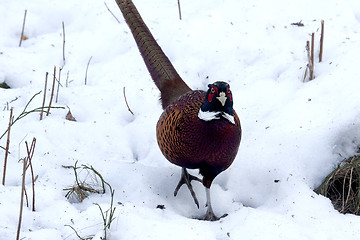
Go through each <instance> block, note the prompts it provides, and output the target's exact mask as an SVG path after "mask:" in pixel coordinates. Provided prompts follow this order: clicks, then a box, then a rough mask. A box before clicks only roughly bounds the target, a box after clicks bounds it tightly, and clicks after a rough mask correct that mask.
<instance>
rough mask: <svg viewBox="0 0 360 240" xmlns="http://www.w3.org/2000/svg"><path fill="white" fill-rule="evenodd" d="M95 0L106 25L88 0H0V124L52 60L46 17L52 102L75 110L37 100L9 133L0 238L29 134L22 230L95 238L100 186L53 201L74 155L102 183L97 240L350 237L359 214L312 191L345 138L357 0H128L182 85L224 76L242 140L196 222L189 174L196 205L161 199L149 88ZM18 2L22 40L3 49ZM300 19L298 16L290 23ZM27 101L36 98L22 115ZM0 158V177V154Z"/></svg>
mask: <svg viewBox="0 0 360 240" xmlns="http://www.w3.org/2000/svg"><path fill="white" fill-rule="evenodd" d="M105 3H106V4H107V6H108V7H109V8H110V10H111V11H112V12H113V13H114V14H115V16H116V17H117V18H118V19H119V21H120V23H119V22H117V20H116V19H115V18H114V17H113V16H112V15H111V13H110V12H109V11H108V9H107V7H106V6H105V4H104V1H95V0H77V1H74V0H63V1H54V0H51V1H50V0H32V1H25V0H12V1H7V0H0V16H1V17H0V19H1V26H0V36H1V37H0V83H1V82H4V81H5V82H6V83H7V84H8V85H10V86H11V89H10V90H5V89H0V109H1V111H0V134H2V133H3V132H4V131H5V130H6V128H7V125H8V121H9V120H8V119H9V114H10V110H9V109H10V107H13V108H14V116H15V117H16V116H18V115H19V114H20V113H21V112H22V110H23V108H24V107H25V105H26V104H27V103H28V101H29V99H30V98H31V97H32V96H34V94H36V93H37V92H39V91H41V90H43V88H44V79H45V73H46V72H49V83H48V89H50V87H51V82H52V72H53V67H54V66H57V67H61V66H62V65H63V64H64V62H63V54H62V52H63V29H62V22H64V25H65V40H66V43H65V65H64V67H63V70H62V74H61V84H62V87H60V90H59V97H58V98H59V99H58V102H57V103H54V106H63V107H66V106H68V107H69V108H70V109H71V112H72V114H73V116H74V117H75V118H76V119H77V122H72V121H67V120H65V116H66V113H67V112H68V109H67V108H65V109H53V110H52V111H51V115H50V116H47V117H44V119H43V120H42V121H39V115H38V114H37V113H32V114H29V115H27V116H26V117H25V118H23V119H21V120H19V121H18V122H16V124H15V125H14V126H13V128H12V129H11V139H10V140H11V142H10V152H11V154H10V155H9V157H8V164H7V174H6V184H5V186H3V185H0V215H1V217H0V239H14V238H15V236H16V230H17V224H18V215H19V207H20V190H21V172H22V162H19V161H18V160H19V159H20V158H23V157H25V156H26V147H25V141H27V142H29V143H31V141H32V139H33V137H35V138H36V139H37V143H36V147H35V154H34V157H33V168H34V173H35V175H38V178H37V180H36V182H35V193H36V211H35V212H32V211H31V209H30V208H28V207H26V206H25V207H24V212H23V219H22V226H21V234H20V237H21V238H23V239H54V240H55V239H78V237H77V236H76V234H75V232H74V231H73V230H72V229H71V228H70V227H68V226H66V225H70V226H72V227H73V228H74V229H76V230H77V232H78V234H79V235H80V236H82V237H85V236H89V235H96V236H95V237H94V239H100V238H101V237H102V234H103V231H102V228H103V221H102V218H101V213H100V210H99V207H98V206H97V205H95V204H94V203H98V204H100V206H101V207H102V209H103V210H106V209H108V208H109V206H110V200H111V195H110V192H109V191H107V192H106V194H91V195H90V196H89V197H88V198H87V199H85V200H84V201H83V202H82V203H77V202H74V201H69V200H68V199H67V198H66V197H65V194H66V193H67V191H64V190H63V189H64V188H67V187H69V186H71V185H72V184H73V183H74V172H73V170H72V169H67V168H63V165H65V166H69V165H70V166H74V164H75V162H76V161H78V165H81V164H86V165H88V166H93V167H94V168H95V169H96V170H97V171H98V172H99V173H100V174H101V175H102V176H103V177H104V179H105V180H106V181H107V182H108V183H109V184H110V185H111V186H112V188H113V189H114V190H115V196H114V205H115V206H116V210H115V216H114V217H115V219H114V221H113V222H112V224H111V228H110V231H109V234H110V239H157V240H160V239H196V240H201V239H206V240H210V239H284V240H289V239H316V240H319V239H327V240H328V239H359V236H360V217H358V216H354V215H351V214H347V215H343V214H340V213H338V212H337V211H336V210H334V208H333V206H332V205H331V202H330V200H328V199H327V198H324V197H323V196H319V195H317V194H316V193H314V192H313V189H314V188H316V187H317V186H318V185H319V184H320V183H321V181H322V180H323V179H324V177H325V176H326V175H327V174H328V173H329V172H331V171H332V169H333V168H334V167H335V166H336V165H337V163H339V162H340V161H341V160H342V159H344V158H345V157H346V156H349V155H352V154H355V152H356V151H355V149H356V146H357V145H359V144H360V140H359V136H360V122H359V117H360V110H359V109H360V95H359V89H360V71H359V62H360V55H359V53H360V1H358V0H344V1H337V0H328V1H325V0H318V1H313V0H304V1H288V0H273V1H266V0H259V1H245V0H241V1H236V0H222V1H215V0H197V1H190V0H182V1H180V3H181V10H182V18H183V19H182V20H181V21H180V20H179V17H178V7H177V1H175V0H173V1H165V0H154V1H147V0H135V1H134V3H135V5H136V6H137V8H138V10H139V11H140V13H141V15H142V17H143V18H144V20H145V22H146V23H147V25H148V27H149V28H150V29H151V31H152V33H153V34H154V36H155V38H156V39H157V40H158V42H159V44H160V45H161V46H162V48H163V50H164V51H165V53H166V54H167V56H168V57H169V58H170V59H171V61H172V62H173V64H174V66H175V67H176V69H177V70H178V72H179V74H180V75H181V76H182V78H183V79H184V80H185V81H186V82H187V84H188V85H189V86H191V87H192V88H193V89H206V88H207V84H208V83H210V82H214V81H216V80H225V81H228V82H229V83H230V84H231V87H232V91H233V95H234V107H235V109H236V111H237V113H238V115H239V116H240V118H241V122H242V127H243V138H242V142H241V146H240V149H239V153H238V155H237V158H236V160H235V162H234V163H233V165H232V166H231V167H230V168H229V169H228V170H227V171H225V172H223V173H222V174H220V175H219V176H218V177H217V178H216V179H215V181H214V183H213V186H212V188H211V191H212V200H213V207H214V211H215V213H216V214H217V215H222V214H223V213H228V214H229V215H228V216H227V217H225V218H223V219H221V220H220V221H218V222H205V221H200V220H196V218H198V217H200V216H201V215H203V214H204V213H205V211H206V208H205V201H206V197H205V191H204V188H203V186H202V185H201V184H200V183H194V188H195V191H196V192H197V195H198V198H199V201H200V209H197V208H196V206H195V204H194V203H193V200H192V198H191V196H190V194H189V191H188V190H187V189H186V188H185V187H184V188H182V189H181V190H180V191H179V194H178V196H177V197H174V196H173V190H174V188H175V186H176V184H177V182H178V180H179V177H180V168H179V167H177V166H175V165H172V164H170V163H169V162H168V161H166V160H165V158H164V157H163V156H162V154H161V152H160V151H159V149H158V146H157V143H156V139H155V125H156V122H157V119H158V117H159V116H160V114H161V112H162V110H161V106H160V103H159V101H158V99H159V92H158V90H157V89H156V87H155V85H154V84H153V83H152V80H151V78H150V76H149V74H148V72H147V69H146V67H145V65H144V63H143V61H142V59H141V56H140V54H139V52H138V50H137V47H136V45H135V42H134V40H133V37H132V35H131V34H130V31H129V29H128V27H127V25H126V23H125V21H124V20H123V17H122V15H121V13H120V11H119V9H118V7H117V5H116V3H115V1H111V0H105ZM25 9H27V18H26V24H25V36H26V37H28V40H25V41H23V42H22V46H21V47H18V44H19V38H20V34H21V28H22V22H23V15H24V11H25ZM321 20H324V21H325V38H324V55H323V62H321V63H318V61H317V57H316V58H315V59H316V64H315V75H316V78H315V80H314V81H311V82H303V78H304V72H305V69H306V64H307V52H306V50H305V45H306V41H308V40H310V34H311V33H312V32H314V33H315V43H316V44H315V53H316V55H317V53H318V51H319V39H320V26H321V24H320V22H321ZM300 21H301V22H302V23H303V24H304V26H303V27H299V26H296V25H291V23H297V22H300ZM90 57H92V58H91V61H90V63H89V66H88V71H87V84H86V85H85V73H86V67H87V64H88V62H89V59H90ZM67 74H68V80H67V84H66V82H65V81H66V78H67ZM124 87H125V88H126V99H127V101H128V104H129V107H130V109H131V110H132V111H133V112H134V115H131V113H130V112H129V111H128V109H127V106H126V104H125V99H124V95H123V88H124ZM49 98H50V93H49V91H48V96H47V100H46V101H47V102H48V101H49ZM41 104H42V93H41V94H39V95H38V96H36V97H35V98H34V100H33V101H32V102H31V104H30V105H29V107H28V110H31V109H34V108H36V107H40V106H41ZM0 145H1V146H3V147H5V145H6V136H5V137H3V138H2V139H1V140H0ZM0 155H1V157H0V166H1V170H0V173H1V177H2V173H3V170H2V166H3V156H4V155H5V151H4V150H3V149H0ZM193 173H197V172H196V171H194V172H193ZM26 177H27V178H26V188H27V192H28V195H29V198H31V196H32V194H31V193H32V191H31V178H30V174H29V173H28V174H27V175H26ZM88 180H89V181H90V179H88ZM158 205H163V206H164V209H161V208H157V206H158ZM108 237H109V236H108Z"/></svg>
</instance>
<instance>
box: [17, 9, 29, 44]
mask: <svg viewBox="0 0 360 240" xmlns="http://www.w3.org/2000/svg"><path fill="white" fill-rule="evenodd" d="M26 14H27V10H26V9H25V13H24V20H23V25H22V30H21V36H20V42H19V47H21V43H22V40H23V38H24V30H25V21H26Z"/></svg>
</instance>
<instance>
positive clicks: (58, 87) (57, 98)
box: [55, 67, 63, 103]
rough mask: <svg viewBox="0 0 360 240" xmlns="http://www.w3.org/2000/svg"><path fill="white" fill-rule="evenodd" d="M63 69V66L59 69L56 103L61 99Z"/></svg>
mask: <svg viewBox="0 0 360 240" xmlns="http://www.w3.org/2000/svg"><path fill="white" fill-rule="evenodd" d="M62 70H63V68H62V67H61V68H60V69H59V77H58V80H57V82H58V85H57V89H56V98H55V103H57V102H58V100H59V89H60V86H61V84H60V78H61V71H62Z"/></svg>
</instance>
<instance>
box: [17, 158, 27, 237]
mask: <svg viewBox="0 0 360 240" xmlns="http://www.w3.org/2000/svg"><path fill="white" fill-rule="evenodd" d="M26 166H27V158H24V164H23V173H22V184H21V198H20V213H19V222H18V228H17V234H16V240H19V237H20V228H21V220H22V212H23V203H24V191H25V172H26Z"/></svg>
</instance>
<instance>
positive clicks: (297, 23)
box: [291, 20, 304, 27]
mask: <svg viewBox="0 0 360 240" xmlns="http://www.w3.org/2000/svg"><path fill="white" fill-rule="evenodd" d="M291 25H293V26H298V27H303V26H304V24H303V23H302V20H300V22H296V23H291Z"/></svg>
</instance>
